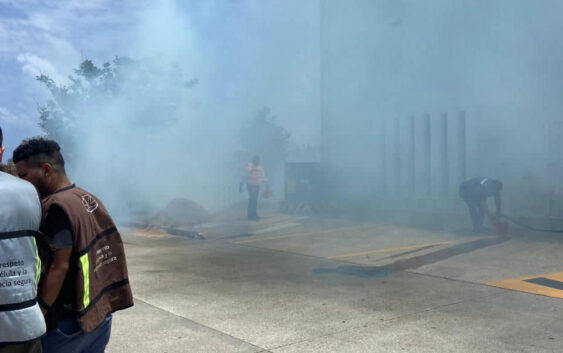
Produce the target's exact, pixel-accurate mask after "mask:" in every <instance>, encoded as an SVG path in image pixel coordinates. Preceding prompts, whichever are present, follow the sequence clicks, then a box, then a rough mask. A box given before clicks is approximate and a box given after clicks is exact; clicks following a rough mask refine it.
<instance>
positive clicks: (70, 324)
mask: <svg viewBox="0 0 563 353" xmlns="http://www.w3.org/2000/svg"><path fill="white" fill-rule="evenodd" d="M13 160H14V163H15V164H16V168H17V171H18V175H19V176H20V177H21V178H23V179H25V180H27V181H29V182H31V183H32V184H33V185H34V186H35V188H36V189H37V191H38V192H39V195H40V197H41V199H42V201H41V203H42V211H43V216H42V220H41V226H40V231H41V233H43V235H44V236H43V237H40V238H38V240H39V241H38V242H39V243H42V244H44V245H45V244H47V246H44V247H43V248H42V250H43V251H41V252H40V256H41V259H42V261H43V265H44V266H43V270H42V276H41V279H40V282H39V297H38V300H39V302H40V304H41V307H42V311H43V313H44V314H45V320H46V322H47V330H48V331H47V334H46V335H45V336H44V337H43V339H42V341H41V343H42V344H43V352H44V353H67V352H72V353H74V352H76V353H103V352H104V349H105V347H106V345H107V343H108V342H109V338H110V332H111V319H112V313H113V312H115V311H117V310H120V309H125V308H128V307H130V306H132V305H133V298H132V294H131V288H130V286H129V280H128V276H127V265H126V261H125V253H124V249H123V243H122V240H121V236H120V235H119V233H118V231H117V229H116V227H115V224H114V222H113V220H112V218H111V217H110V215H109V214H108V212H107V210H106V209H105V207H104V206H103V204H102V203H101V202H100V200H98V199H97V198H96V197H95V196H94V195H92V194H90V193H88V192H87V191H85V190H82V189H80V188H79V187H76V186H74V185H73V184H71V183H70V181H69V180H68V178H67V176H66V173H65V168H64V159H63V157H62V154H61V152H60V147H59V145H58V144H57V143H56V142H55V141H51V140H46V139H42V138H35V139H31V140H28V141H24V142H23V143H22V144H21V145H20V146H19V147H18V148H17V149H16V150H15V151H14V154H13Z"/></svg>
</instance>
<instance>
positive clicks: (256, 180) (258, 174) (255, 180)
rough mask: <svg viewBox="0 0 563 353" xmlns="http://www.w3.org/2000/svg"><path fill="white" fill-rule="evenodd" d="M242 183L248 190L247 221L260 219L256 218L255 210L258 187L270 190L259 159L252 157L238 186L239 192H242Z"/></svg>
mask: <svg viewBox="0 0 563 353" xmlns="http://www.w3.org/2000/svg"><path fill="white" fill-rule="evenodd" d="M244 183H246V189H247V190H248V219H249V220H259V219H260V217H259V216H258V212H257V208H258V196H259V195H260V187H261V186H262V184H264V185H266V190H267V191H269V190H270V186H269V185H268V181H267V180H266V175H265V174H264V170H263V169H262V166H261V165H260V157H258V156H254V157H253V158H252V162H250V163H248V166H247V167H246V173H245V176H244V178H243V181H241V183H240V185H239V191H240V192H242V185H243V184H244Z"/></svg>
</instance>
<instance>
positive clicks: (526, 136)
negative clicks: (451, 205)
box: [320, 0, 563, 217]
mask: <svg viewBox="0 0 563 353" xmlns="http://www.w3.org/2000/svg"><path fill="white" fill-rule="evenodd" d="M320 13H321V15H320V18H321V19H320V22H321V30H320V31H321V33H320V42H321V45H320V50H321V82H320V85H321V107H320V109H321V136H322V137H321V139H322V157H321V158H322V162H323V165H324V167H325V175H326V176H327V179H328V181H329V186H330V187H329V191H330V194H331V195H332V196H333V197H345V198H374V197H380V196H384V195H386V197H405V196H407V197H418V198H421V197H427V196H428V195H427V194H426V191H425V189H424V185H425V184H424V183H425V181H424V180H422V179H423V177H424V175H423V168H424V165H423V164H424V163H423V159H424V155H423V150H422V148H423V147H422V146H423V136H421V135H420V134H421V131H422V130H423V128H424V127H423V124H424V116H425V115H429V116H430V120H431V126H432V127H431V183H432V185H431V190H432V193H431V196H430V197H432V198H443V199H444V200H447V199H455V198H456V189H457V185H458V183H459V182H460V181H461V179H462V175H461V173H460V166H459V163H460V158H459V153H458V149H457V148H458V147H457V146H458V142H457V138H458V137H457V136H458V132H457V131H458V130H457V125H456V124H457V123H458V116H459V114H460V112H462V111H463V112H464V113H465V115H466V132H467V135H466V136H467V137H466V139H467V153H466V155H467V176H468V177H471V176H478V175H483V176H490V177H494V178H498V179H500V180H502V181H503V182H504V185H505V190H504V198H505V201H506V202H505V205H506V209H507V212H511V213H515V214H520V215H524V214H526V215H537V216H549V217H561V216H563V207H561V206H560V204H561V201H560V200H561V198H562V192H563V187H562V183H561V180H563V179H562V177H563V174H562V173H563V160H562V157H561V153H560V151H561V147H563V146H562V142H561V140H562V137H563V124H562V121H563V115H562V114H563V100H561V99H560V94H561V92H562V88H563V79H562V77H563V36H560V33H563V22H562V21H560V20H559V19H558V17H559V15H558V14H560V13H563V2H560V1H556V0H543V1H539V2H514V1H510V0H487V1H485V0H482V1H469V0H467V1H461V0H458V1H452V0H433V1H416V0H409V1H406V0H349V1H341V0H323V1H321V2H320ZM443 114H447V115H448V121H449V126H448V131H449V134H448V140H449V141H448V142H449V143H448V161H449V167H448V168H449V172H450V173H449V184H448V190H447V191H448V193H447V195H446V194H445V193H444V192H443V190H442V189H443V186H444V181H443V170H442V168H441V165H442V164H441V163H442V162H441V158H442V155H441V144H442V142H441V137H442V135H441V132H440V119H441V116H442V115H443ZM411 116H412V117H413V119H414V124H415V132H414V134H415V136H414V137H415V138H414V141H415V146H414V160H415V162H414V165H415V167H414V168H415V174H416V175H415V191H414V192H412V190H411V186H410V185H411V183H410V180H409V179H408V178H409V175H410V174H409V173H405V171H407V170H409V169H408V168H410V164H409V163H410V162H409V161H410V159H409V158H408V156H409V153H410V150H411V149H412V147H411V146H410V145H409V143H410V138H409V133H410V132H409V130H408V124H409V122H408V121H409V120H408V119H409V117H411ZM397 119H399V130H400V134H399V135H400V137H399V141H398V142H397V136H396V135H395V132H394V129H395V125H394V124H396V123H395V120H397ZM383 136H385V142H386V143H385V144H383V143H382V138H383ZM397 151H399V152H398V153H397ZM397 156H398V157H399V160H400V164H399V165H400V170H401V173H400V176H397V173H396V171H395V170H396V160H397Z"/></svg>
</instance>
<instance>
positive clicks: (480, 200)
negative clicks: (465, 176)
mask: <svg viewBox="0 0 563 353" xmlns="http://www.w3.org/2000/svg"><path fill="white" fill-rule="evenodd" d="M501 190H502V183H501V182H500V181H498V180H495V179H491V178H484V177H476V178H472V179H469V180H467V181H464V182H463V183H461V184H460V185H459V196H460V197H461V198H462V199H463V201H465V203H466V204H467V207H468V208H469V215H470V216H471V222H472V224H473V232H474V233H486V229H485V228H484V227H483V221H484V220H485V215H486V216H488V218H489V220H490V222H491V224H493V225H494V224H497V223H498V222H499V220H500V215H501V213H500V211H501V200H500V191H501ZM489 197H494V199H495V207H496V213H495V214H492V213H491V212H489V208H488V206H487V198H489Z"/></svg>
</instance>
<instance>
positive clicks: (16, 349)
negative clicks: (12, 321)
mask: <svg viewBox="0 0 563 353" xmlns="http://www.w3.org/2000/svg"><path fill="white" fill-rule="evenodd" d="M0 353H41V338H38V339H35V340H33V341H29V342H25V343H10V344H6V345H4V344H2V343H0Z"/></svg>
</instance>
